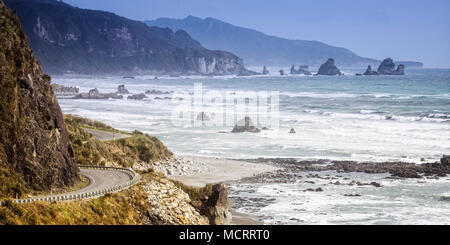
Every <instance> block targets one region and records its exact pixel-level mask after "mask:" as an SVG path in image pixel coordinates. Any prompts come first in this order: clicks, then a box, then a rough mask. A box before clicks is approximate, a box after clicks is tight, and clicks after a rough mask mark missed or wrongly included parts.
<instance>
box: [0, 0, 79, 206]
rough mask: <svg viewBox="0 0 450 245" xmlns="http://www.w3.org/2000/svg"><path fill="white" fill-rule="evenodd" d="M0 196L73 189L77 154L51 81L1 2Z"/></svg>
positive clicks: (16, 20) (13, 17) (20, 195)
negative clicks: (75, 156) (70, 187)
mask: <svg viewBox="0 0 450 245" xmlns="http://www.w3.org/2000/svg"><path fill="white" fill-rule="evenodd" d="M0 22H1V25H0V29H1V30H0V84H1V87H2V89H0V178H1V181H0V187H1V189H0V197H3V198H11V197H22V196H24V195H25V194H27V193H29V192H30V191H49V190H51V189H58V188H65V187H69V186H73V185H74V184H75V183H76V182H77V181H78V180H79V172H78V169H77V167H76V163H75V158H74V152H73V148H72V145H71V143H70V140H69V135H68V133H67V130H66V127H65V125H64V121H63V116H62V113H61V109H60V107H59V104H58V102H57V100H56V98H55V96H54V94H53V92H52V89H51V86H50V77H49V76H48V75H45V74H43V73H42V71H41V66H40V64H39V63H38V61H37V60H36V59H35V57H34V55H33V52H32V51H31V49H30V48H29V46H28V41H27V38H26V36H25V33H24V32H23V30H22V27H21V25H20V22H19V20H18V18H17V17H16V16H15V15H13V13H12V11H10V10H9V9H8V8H7V7H6V6H5V5H4V3H3V1H0Z"/></svg>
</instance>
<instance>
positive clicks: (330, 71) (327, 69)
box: [316, 58, 342, 76]
mask: <svg viewBox="0 0 450 245" xmlns="http://www.w3.org/2000/svg"><path fill="white" fill-rule="evenodd" d="M316 75H325V76H336V75H342V73H341V71H340V70H339V69H338V68H337V67H336V65H335V64H334V59H331V58H330V59H328V60H327V62H325V63H324V64H322V65H321V66H320V68H319V71H318V72H317V74H316Z"/></svg>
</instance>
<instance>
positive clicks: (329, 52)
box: [144, 15, 381, 67]
mask: <svg viewBox="0 0 450 245" xmlns="http://www.w3.org/2000/svg"><path fill="white" fill-rule="evenodd" d="M144 22H145V23H146V24H147V25H149V26H158V27H161V28H163V27H168V28H171V29H172V30H180V29H181V30H185V31H186V32H187V33H189V34H190V35H191V36H192V37H193V38H194V39H196V40H198V41H200V43H202V45H203V46H205V47H206V48H208V49H214V50H227V51H230V52H232V53H235V54H236V55H238V56H240V57H241V58H243V59H244V60H245V61H246V62H247V63H248V64H249V65H251V66H262V65H269V66H279V65H293V64H294V65H309V66H320V65H321V64H322V63H323V62H324V61H326V60H327V59H328V58H333V59H335V60H336V64H337V65H338V66H343V67H367V65H373V66H377V65H378V64H380V63H381V61H380V60H377V59H372V58H366V57H361V56H359V55H357V54H355V53H354V52H352V51H350V50H349V49H346V48H342V47H335V46H332V45H329V44H326V43H323V42H320V41H315V40H295V39H287V38H280V37H277V36H274V35H268V34H265V33H263V32H260V31H257V30H254V29H251V28H246V27H240V26H237V25H233V24H230V23H227V22H224V21H221V20H218V19H215V18H212V17H207V18H204V19H202V18H198V17H195V16H192V15H189V16H187V17H186V18H184V19H173V18H158V19H156V20H147V21H144Z"/></svg>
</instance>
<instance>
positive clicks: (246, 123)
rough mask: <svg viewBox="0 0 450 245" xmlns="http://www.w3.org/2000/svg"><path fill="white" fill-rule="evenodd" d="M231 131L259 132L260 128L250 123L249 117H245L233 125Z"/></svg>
mask: <svg viewBox="0 0 450 245" xmlns="http://www.w3.org/2000/svg"><path fill="white" fill-rule="evenodd" d="M231 132H232V133H244V132H250V133H259V132H261V130H259V129H258V128H257V127H255V126H254V125H253V123H252V120H251V119H250V117H245V118H244V119H242V120H240V121H239V122H237V124H236V126H234V128H233V130H232V131H231Z"/></svg>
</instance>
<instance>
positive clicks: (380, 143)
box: [53, 69, 450, 224]
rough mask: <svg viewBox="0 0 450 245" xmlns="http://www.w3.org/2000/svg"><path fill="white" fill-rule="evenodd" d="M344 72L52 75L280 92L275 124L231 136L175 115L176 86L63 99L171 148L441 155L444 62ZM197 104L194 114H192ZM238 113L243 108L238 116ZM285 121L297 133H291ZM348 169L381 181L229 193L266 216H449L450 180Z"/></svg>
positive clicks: (110, 85)
mask: <svg viewBox="0 0 450 245" xmlns="http://www.w3.org/2000/svg"><path fill="white" fill-rule="evenodd" d="M343 71H344V73H345V74H346V75H345V76H336V77H325V76H302V75H289V76H279V75H273V76H253V77H235V76H227V77H195V76H191V77H159V78H158V79H154V76H136V77H135V78H134V79H125V78H122V77H89V76H59V77H58V76H56V77H53V82H54V83H58V84H63V85H66V86H77V87H79V88H80V90H81V92H88V91H89V90H90V89H92V88H98V89H99V90H100V92H114V91H117V87H118V86H119V85H121V84H124V85H125V86H126V88H127V89H128V90H130V92H131V93H132V94H138V93H143V92H145V91H146V90H152V89H154V90H161V91H169V92H171V91H173V92H174V93H175V94H178V95H180V94H184V95H187V96H188V95H190V94H192V93H193V92H195V91H194V90H195V89H194V88H195V87H194V84H196V83H197V84H199V83H201V85H202V89H203V91H204V92H208V91H214V92H218V93H219V94H222V95H225V96H229V95H234V94H236V92H239V91H243V92H245V93H247V94H251V93H263V92H267V93H269V94H270V93H271V92H274V91H275V92H277V93H279V107H278V113H277V115H276V119H277V122H278V123H279V124H278V125H277V126H278V127H277V128H279V129H278V130H273V129H272V128H270V127H269V130H264V131H262V132H260V133H257V134H255V133H241V134H232V133H230V132H231V130H232V128H233V126H232V125H229V124H227V125H222V124H220V123H219V124H216V125H207V126H204V127H201V126H200V127H199V126H195V125H192V124H191V123H190V122H189V121H186V120H181V119H180V118H179V117H177V116H178V115H177V116H176V117H174V113H173V111H174V109H176V108H177V107H178V106H179V105H180V104H181V103H184V102H182V101H180V100H166V99H164V98H165V97H170V96H172V95H173V94H171V95H149V98H148V99H144V100H141V101H136V100H127V99H126V98H125V99H123V100H73V99H64V98H60V99H59V103H60V105H61V108H62V110H63V112H64V113H71V114H76V115H79V116H83V117H88V118H91V119H94V120H99V121H102V122H105V123H107V124H109V125H111V126H113V127H115V128H118V129H121V130H126V131H132V130H140V131H142V132H145V133H148V134H151V135H154V136H157V137H158V138H159V139H161V140H162V141H163V142H164V144H165V145H167V146H168V148H169V149H171V150H172V151H173V152H174V153H175V154H177V155H194V156H206V157H219V158H233V159H254V158H260V157H264V158H298V159H302V160H318V159H327V160H352V161H375V162H386V161H404V162H415V163H421V162H423V160H425V161H428V162H433V161H438V160H439V159H440V158H441V157H442V155H443V154H446V153H447V154H449V153H450V69H407V71H406V73H407V74H406V75H405V76H355V75H354V74H355V73H356V72H362V70H351V69H348V70H345V69H344V70H343ZM125 97H126V96H125ZM156 97H158V98H156ZM177 101H178V102H177ZM184 101H186V100H184ZM227 103H228V102H226V103H224V104H227ZM202 110H203V109H202ZM200 112H201V110H200V111H195V112H192V115H193V116H191V118H195V117H196V115H197V114H198V113H200ZM243 117H244V115H240V114H239V115H237V116H236V118H235V119H237V120H239V119H241V118H243ZM174 121H176V122H177V123H175V122H174ZM255 121H256V122H255V124H256V126H258V127H264V126H265V125H264V121H263V122H262V123H261V122H260V121H259V120H255ZM180 122H182V123H180ZM291 128H293V129H295V131H296V134H290V133H289V131H290V129H291ZM327 174H329V175H330V176H336V178H338V179H339V178H341V179H342V178H346V177H343V176H341V175H342V174H338V173H327ZM350 175H352V178H356V179H361V180H365V179H367V178H368V179H371V180H372V179H373V178H375V179H377V180H378V181H379V182H383V185H384V186H385V187H383V188H382V189H376V190H375V189H371V188H370V187H359V188H360V189H355V190H354V191H359V192H363V193H364V194H365V198H363V199H361V198H360V199H358V198H353V199H349V198H348V197H343V194H345V193H344V192H346V191H347V192H348V188H347V187H346V188H347V189H346V188H344V187H333V188H331V187H328V188H324V189H325V191H324V192H321V193H306V192H302V191H300V190H303V189H305V185H308V183H305V182H304V181H303V180H301V179H299V181H298V183H294V184H292V183H291V184H248V185H245V184H236V185H234V186H232V187H231V195H232V196H233V195H238V194H239V196H240V197H243V196H246V198H247V199H248V200H249V201H248V202H247V203H248V204H247V205H240V206H239V207H236V208H237V209H238V211H243V212H247V213H251V214H252V215H254V216H255V217H256V218H258V219H260V220H264V221H265V223H268V224H293V223H294V224H298V223H302V224H303V223H304V224H316V223H318V224H323V223H325V224H327V223H344V224H353V223H376V224H378V223H383V224H384V223H388V224H391V223H392V224H395V223H400V224H404V223H415V222H414V220H415V219H418V218H419V219H420V218H421V217H422V216H420V215H423V217H422V218H423V219H422V220H423V221H424V222H425V223H427V222H429V223H447V224H448V223H450V217H445V216H448V213H450V202H449V201H448V199H446V198H445V196H446V195H448V192H449V190H450V182H449V181H448V179H445V178H444V179H442V178H441V179H440V180H427V181H426V182H427V183H418V182H417V181H416V180H402V181H398V180H397V181H394V180H388V179H386V178H385V177H386V176H383V175H369V176H367V175H358V174H350ZM347 177H348V176H347ZM323 184H325V183H323ZM316 185H317V184H316ZM352 188H353V187H352ZM354 188H358V187H354ZM249 189H251V190H252V191H250V192H246V190H249ZM255 190H256V191H255ZM442 196H444V198H442ZM267 197H270V198H269V200H270V201H267V202H266V203H265V204H264V205H261V203H260V204H255V205H252V202H251V200H260V199H261V198H262V199H264V198H267ZM272 199H275V200H272ZM442 200H444V201H442ZM445 200H447V201H445ZM445 214H447V215H445ZM417 215H419V216H417ZM267 216H269V217H267ZM419 223H420V222H419Z"/></svg>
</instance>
